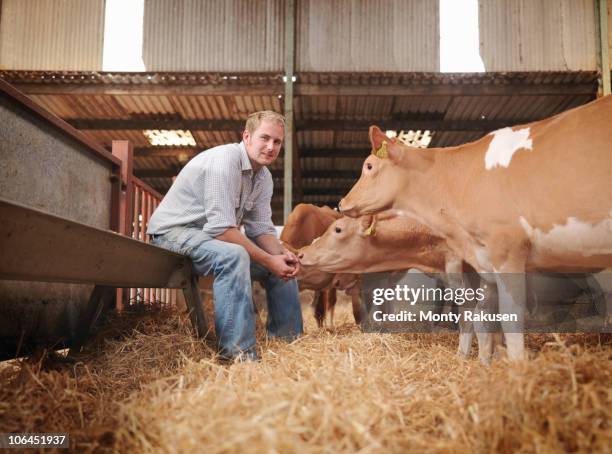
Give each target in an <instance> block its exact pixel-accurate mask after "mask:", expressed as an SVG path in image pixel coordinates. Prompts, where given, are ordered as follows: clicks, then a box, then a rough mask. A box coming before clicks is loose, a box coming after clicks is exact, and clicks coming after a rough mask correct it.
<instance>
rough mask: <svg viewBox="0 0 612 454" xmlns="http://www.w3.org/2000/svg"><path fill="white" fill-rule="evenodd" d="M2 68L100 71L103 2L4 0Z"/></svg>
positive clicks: (0, 30) (0, 26) (0, 37)
mask: <svg viewBox="0 0 612 454" xmlns="http://www.w3.org/2000/svg"><path fill="white" fill-rule="evenodd" d="M1 7H2V11H1V14H0V17H1V20H2V22H1V23H0V68H2V69H21V70H27V69H36V70H84V71H97V70H101V69H102V51H103V37H104V0H2V2H1Z"/></svg>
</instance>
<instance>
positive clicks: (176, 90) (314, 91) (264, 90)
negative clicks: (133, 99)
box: [14, 79, 597, 97]
mask: <svg viewBox="0 0 612 454" xmlns="http://www.w3.org/2000/svg"><path fill="white" fill-rule="evenodd" d="M14 86H15V87H16V88H17V89H18V90H20V91H22V92H24V93H27V94H30V95H107V96H124V95H130V96H173V95H177V96H180V95H185V96H274V97H276V96H278V95H281V94H284V91H285V90H284V89H285V87H284V86H283V84H282V83H279V84H278V85H270V84H261V85H260V84H255V85H235V86H232V85H194V84H186V83H180V82H178V83H175V84H172V85H169V84H168V85H161V84H159V85H158V84H151V85H137V84H90V85H84V84H81V83H73V84H71V83H69V82H66V81H62V83H54V84H51V83H15V84H14ZM596 93H597V86H596V85H594V84H591V83H581V84H567V85H564V84H541V85H525V84H520V83H509V84H503V85H502V84H498V85H487V84H478V83H474V84H452V85H451V84H439V85H432V84H422V83H418V82H416V83H415V84H411V85H324V84H301V83H300V82H299V79H298V81H297V82H296V83H295V85H294V95H295V96H522V95H530V96H533V95H537V96H543V95H594V94H596Z"/></svg>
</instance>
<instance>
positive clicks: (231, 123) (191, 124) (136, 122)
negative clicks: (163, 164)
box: [66, 118, 244, 132]
mask: <svg viewBox="0 0 612 454" xmlns="http://www.w3.org/2000/svg"><path fill="white" fill-rule="evenodd" d="M66 121H67V123H69V124H70V125H72V126H73V127H75V128H77V129H92V130H103V129H108V130H113V129H114V130H145V129H189V130H192V131H237V132H241V131H242V130H243V129H244V121H242V120H182V119H155V118H129V119H104V120H100V119H90V118H77V119H70V120H66Z"/></svg>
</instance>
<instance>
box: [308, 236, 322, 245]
mask: <svg viewBox="0 0 612 454" xmlns="http://www.w3.org/2000/svg"><path fill="white" fill-rule="evenodd" d="M320 238H321V237H320V236H318V237H316V238H315V239H314V240H312V243H310V244H315V243H316V242H317V241H319V239H320Z"/></svg>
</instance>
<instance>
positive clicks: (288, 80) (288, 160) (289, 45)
mask: <svg viewBox="0 0 612 454" xmlns="http://www.w3.org/2000/svg"><path fill="white" fill-rule="evenodd" d="M294 64H295V1H294V0H286V3H285V120H286V125H285V163H284V164H285V177H284V188H283V218H284V220H287V216H289V213H291V209H292V208H293V72H294ZM283 223H284V222H283Z"/></svg>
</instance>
